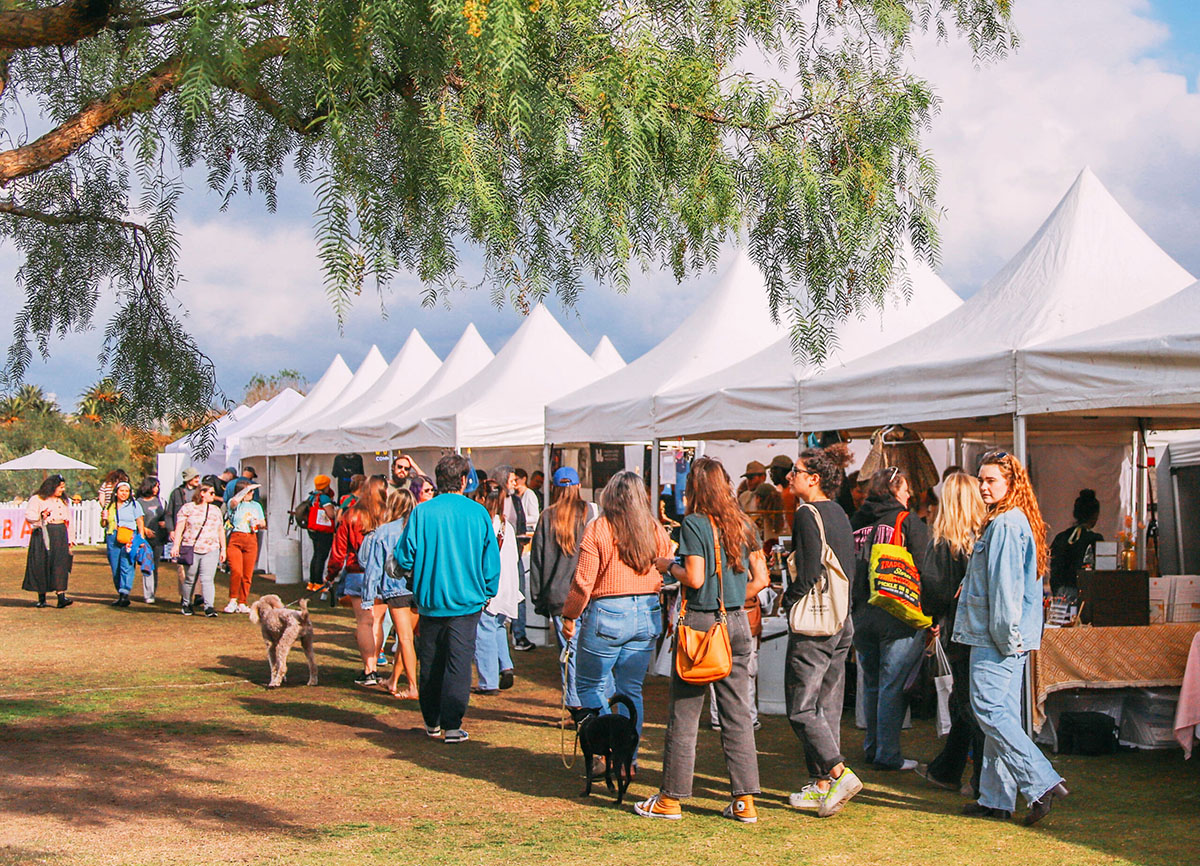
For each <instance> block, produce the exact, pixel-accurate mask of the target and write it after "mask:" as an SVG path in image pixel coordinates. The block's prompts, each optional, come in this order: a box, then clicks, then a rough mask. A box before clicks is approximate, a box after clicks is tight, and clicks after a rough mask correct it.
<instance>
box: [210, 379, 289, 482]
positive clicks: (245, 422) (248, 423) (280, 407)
mask: <svg viewBox="0 0 1200 866" xmlns="http://www.w3.org/2000/svg"><path fill="white" fill-rule="evenodd" d="M302 402H304V395H303V394H301V393H300V392H299V391H294V390H293V389H291V388H284V389H283V390H282V391H280V392H279V393H278V394H276V395H275V396H274V397H272V398H271V399H270V400H263V401H262V402H260V403H258V404H256V405H255V406H254V409H253V411H251V412H250V413H249V414H248V415H246V417H245V418H243V419H242V420H241V421H239V422H237V423H236V424H231V425H230V426H229V427H228V428H226V430H225V431H224V433H223V435H222V439H223V440H224V443H223V447H224V450H225V464H224V465H226V466H237V465H238V461H239V460H240V459H241V456H242V449H241V443H242V440H243V439H245V438H247V437H249V436H253V435H255V434H256V433H258V432H260V431H262V430H267V429H269V428H270V427H272V426H273V425H274V424H275V423H276V422H277V421H279V420H280V419H281V418H284V417H285V416H286V415H288V414H289V413H290V412H292V411H294V410H295V409H296V407H297V406H299V405H300V404H301V403H302Z"/></svg>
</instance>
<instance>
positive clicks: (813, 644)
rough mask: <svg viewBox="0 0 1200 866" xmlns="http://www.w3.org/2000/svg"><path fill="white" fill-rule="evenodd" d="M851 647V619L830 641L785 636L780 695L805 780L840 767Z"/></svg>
mask: <svg viewBox="0 0 1200 866" xmlns="http://www.w3.org/2000/svg"><path fill="white" fill-rule="evenodd" d="M853 643H854V626H853V624H852V623H851V621H850V620H849V619H847V620H846V625H845V627H844V628H843V629H842V630H841V631H840V632H838V633H837V634H835V635H833V636H832V637H808V636H806V635H802V634H790V635H788V648H787V662H786V666H785V667H784V671H783V690H784V697H785V699H786V701H787V714H788V721H789V722H791V723H792V730H793V731H794V732H795V734H796V736H797V738H799V740H800V743H801V746H802V747H803V749H804V760H805V763H806V764H807V765H808V775H809V776H810V777H812V778H814V779H827V778H829V771H830V770H832V769H833V768H834V767H836V766H837V765H838V764H841V763H844V762H845V759H844V758H843V757H842V727H841V726H842V701H843V698H844V695H845V691H846V656H847V655H849V653H850V647H851V646H852V645H853Z"/></svg>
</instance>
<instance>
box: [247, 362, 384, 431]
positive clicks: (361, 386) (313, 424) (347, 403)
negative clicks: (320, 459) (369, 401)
mask: <svg viewBox="0 0 1200 866" xmlns="http://www.w3.org/2000/svg"><path fill="white" fill-rule="evenodd" d="M387 368H388V363H387V361H386V360H384V357H383V354H382V353H381V352H380V351H379V349H378V347H376V346H371V348H370V349H368V350H367V354H366V357H364V358H363V361H362V363H361V364H359V365H358V369H357V370H355V371H354V375H353V376H352V377H351V378H350V381H349V382H347V383H346V384H345V386H344V387H343V388H342V389H341V391H340V392H339V393H338V394H337V395H336V396H335V397H334V398H333V399H332V400H330V401H329V402H328V404H326V406H325V407H324V408H323V409H321V410H320V411H319V412H317V413H315V414H313V415H312V416H310V417H308V418H305V419H304V420H303V421H301V422H300V423H299V424H298V425H297V426H296V428H295V430H293V431H292V432H290V433H273V434H272V435H271V443H272V446H273V447H274V450H275V452H276V453H287V452H289V451H290V452H292V453H303V452H305V451H316V450H328V449H329V448H330V447H332V444H333V443H330V444H329V445H326V444H325V443H319V444H317V443H306V442H305V440H306V439H310V438H316V439H318V440H319V439H320V438H321V437H320V433H321V432H322V431H325V430H327V429H334V430H336V428H337V425H338V422H339V421H340V420H341V419H342V418H344V417H345V416H346V415H348V414H349V413H350V412H352V411H354V410H355V409H357V408H358V407H359V404H358V400H359V399H360V398H361V397H362V396H363V395H364V394H366V393H367V392H368V391H370V389H371V387H372V386H373V385H374V384H375V383H376V382H378V381H379V377H380V376H382V375H383V374H384V372H385V371H386V370H387Z"/></svg>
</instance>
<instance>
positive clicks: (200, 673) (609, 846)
mask: <svg viewBox="0 0 1200 866" xmlns="http://www.w3.org/2000/svg"><path fill="white" fill-rule="evenodd" d="M24 557H25V553H24V551H12V550H9V551H3V552H0V635H2V639H0V779H2V780H3V781H2V782H0V864H17V863H21V864H27V863H49V864H69V863H79V864H105V863H122V864H125V863H130V864H134V863H137V864H143V863H144V864H159V863H189V864H190V863H273V864H274V863H277V864H293V863H304V864H314V866H320V864H331V866H332V864H354V866H363V864H374V863H381V864H382V863H387V864H405V866H413V864H435V863H446V864H473V863H531V862H533V863H546V864H553V866H568V864H585V863H586V864H593V863H602V864H630V866H634V864H636V866H646V864H667V863H671V864H678V863H688V864H691V863H695V864H718V863H719V864H755V866H761V864H776V863H787V864H789V866H798V864H814V866H817V864H820V866H834V864H854V866H864V864H922V866H924V864H933V863H945V864H950V863H966V864H972V866H983V864H1003V866H1014V864H1020V866H1037V864H1101V863H1103V864H1118V863H1120V864H1127V863H1130V864H1153V866H1157V864H1197V863H1200V759H1195V760H1193V761H1191V762H1188V763H1185V762H1184V761H1183V758H1182V754H1181V753H1180V752H1178V751H1170V752H1155V753H1126V754H1121V755H1117V756H1114V757H1105V758H1070V757H1063V758H1056V759H1055V763H1056V765H1057V766H1058V768H1059V769H1060V771H1061V772H1062V773H1063V775H1064V776H1065V777H1066V778H1067V781H1068V784H1069V785H1070V787H1071V788H1072V791H1073V796H1072V798H1071V799H1070V800H1068V801H1067V802H1066V803H1065V804H1064V805H1062V806H1061V807H1060V808H1056V810H1055V812H1054V813H1053V814H1052V815H1051V816H1050V817H1049V818H1048V819H1047V820H1046V821H1044V822H1043V823H1042V824H1041V825H1039V826H1038V827H1037V828H1035V829H1033V830H1027V829H1025V828H1023V827H1021V826H1020V825H1019V824H1017V823H1015V822H1013V823H1011V824H999V823H995V822H989V821H979V820H971V819H967V818H961V817H959V816H958V814H957V813H958V811H959V809H960V808H961V806H962V804H963V803H964V802H965V800H964V799H963V798H961V797H959V796H957V795H954V794H950V793H948V792H944V791H939V790H934V789H932V788H930V787H928V786H926V785H925V783H924V782H922V780H921V779H919V778H917V777H916V776H915V775H913V774H899V773H876V772H872V771H871V770H868V769H860V770H859V773H860V775H861V776H862V777H863V780H864V782H865V783H866V788H865V790H864V791H863V792H862V793H861V794H860V795H859V796H858V797H857V798H855V800H854V801H853V802H852V803H851V804H850V805H849V806H848V807H847V808H846V810H845V811H844V812H843V813H842V814H841V815H838V816H836V817H834V818H832V819H828V820H820V819H818V818H816V816H815V815H812V814H807V813H799V812H796V811H793V810H791V809H789V808H788V807H787V805H786V803H787V794H788V792H789V791H793V790H796V789H797V787H798V785H799V784H800V783H801V782H802V778H801V777H802V775H803V772H802V769H801V768H802V766H803V761H802V759H801V758H800V756H799V754H798V749H797V743H796V740H795V737H794V736H793V735H792V732H791V730H790V728H789V727H788V725H787V722H786V720H785V719H783V718H781V717H778V716H768V717H765V718H764V725H763V729H762V731H761V732H760V734H759V737H758V747H759V765H760V768H761V771H762V780H763V787H764V794H763V796H762V797H761V798H760V805H759V813H760V816H761V819H760V821H759V823H758V824H757V825H753V826H747V825H740V824H735V823H734V822H731V821H727V820H724V819H722V818H721V817H720V810H721V808H722V807H723V806H724V805H725V803H726V801H727V790H728V781H727V778H726V775H725V769H724V764H723V761H722V758H721V751H720V741H719V736H718V735H717V734H716V733H715V732H711V731H709V730H707V728H706V729H704V730H702V731H701V734H700V754H699V756H698V760H697V779H696V798H695V799H694V800H692V801H689V802H688V803H686V804H685V819H684V820H683V821H681V822H653V821H648V820H645V819H640V818H637V817H636V816H634V815H633V814H632V812H631V811H630V810H629V808H628V806H625V807H623V808H620V809H618V808H616V807H614V805H613V803H612V798H611V797H610V796H608V795H607V794H606V793H604V790H603V786H602V785H601V787H600V789H599V791H598V792H597V793H595V794H594V795H593V796H592V797H591V798H590V799H582V798H580V797H579V796H578V794H579V792H580V790H581V789H582V780H581V776H580V772H579V768H578V766H577V767H576V769H575V770H572V771H568V770H566V769H564V768H563V766H562V764H561V763H560V756H559V743H560V733H559V731H558V730H557V729H556V728H555V727H553V723H554V722H555V721H556V720H557V719H558V715H559V692H558V690H557V688H556V680H557V666H556V663H555V662H556V659H555V654H554V653H553V652H551V651H549V650H546V649H540V650H539V651H537V652H534V653H526V654H518V655H517V657H516V662H517V675H518V679H517V685H516V687H515V688H513V689H512V690H511V691H508V692H505V693H504V695H503V696H501V697H491V698H480V697H476V696H473V697H472V702H471V709H470V712H469V714H468V718H467V722H466V726H467V727H468V729H469V730H470V732H471V737H472V739H471V742H469V743H466V744H463V745H459V746H447V745H444V744H442V743H439V742H432V741H429V740H427V739H426V737H425V736H424V734H423V733H422V732H421V731H420V724H421V720H420V715H419V713H418V712H417V711H416V705H415V702H412V701H397V700H395V699H393V698H391V697H390V696H389V695H387V694H386V693H385V692H383V691H374V690H370V691H369V690H364V689H361V688H357V687H355V686H354V685H353V684H352V680H353V678H354V675H355V674H356V673H357V672H358V670H359V661H358V653H357V651H356V650H355V649H354V641H353V637H352V634H351V624H352V617H351V615H350V612H349V611H348V610H344V609H339V610H336V611H331V610H329V609H328V608H317V609H316V611H317V615H316V626H317V657H318V662H319V664H320V669H321V671H320V673H321V685H320V686H318V687H314V688H307V687H305V686H303V685H302V683H303V681H304V676H305V666H304V663H303V655H302V654H301V653H300V652H299V650H298V649H297V650H296V651H294V652H293V654H292V657H291V672H290V676H289V681H290V682H289V685H288V686H287V687H286V688H283V689H279V690H275V691H267V690H266V689H264V688H263V686H262V684H263V683H265V682H266V679H267V663H266V658H265V654H264V649H263V644H262V641H261V638H260V636H259V632H258V628H257V626H254V625H251V624H250V623H249V622H248V621H247V619H246V617H244V616H232V615H231V616H224V615H222V616H221V617H220V618H219V619H215V620H211V619H205V618H204V617H202V616H201V617H192V618H187V619H185V618H183V617H181V616H180V615H179V613H178V607H177V604H178V601H177V595H176V590H175V587H174V584H175V580H174V578H173V576H170V577H168V576H167V570H166V569H164V577H163V581H162V582H163V584H164V590H163V592H161V593H160V601H159V602H158V604H157V605H155V606H147V605H144V604H142V603H141V602H140V601H135V602H134V604H133V606H132V607H130V608H127V609H124V610H122V609H116V608H112V607H110V606H109V604H108V602H109V601H110V600H111V599H112V597H113V593H112V584H111V581H110V579H109V576H108V569H107V566H106V564H105V562H104V558H103V554H102V552H101V551H98V550H90V549H89V550H82V549H81V550H79V551H78V552H77V555H76V569H75V574H74V575H73V577H72V584H71V589H72V592H71V594H72V595H73V596H74V598H75V599H76V604H75V605H74V606H73V607H71V608H68V609H66V610H56V609H53V608H47V609H45V610H36V609H34V608H33V607H31V601H32V597H31V596H30V595H29V594H27V593H23V592H21V591H20V589H19V587H20V583H21V576H22V574H23V570H24ZM222 584H224V585H225V586H227V583H224V580H223V579H222V578H220V577H219V578H218V585H219V586H220V585H222ZM272 589H273V584H271V583H270V582H268V581H255V585H254V594H255V596H257V595H258V594H260V593H264V592H269V591H272ZM283 590H284V591H283V592H282V593H281V594H282V595H283V596H284V598H285V600H291V599H293V598H295V597H296V595H297V592H298V587H284V588H283ZM225 601H226V596H225V595H224V594H223V592H221V591H220V590H219V591H218V606H223V605H224V602H225ZM646 705H647V712H648V715H649V719H648V722H647V725H646V733H645V739H644V741H643V750H642V759H641V763H642V771H641V775H640V777H639V778H637V779H635V780H634V784H633V785H632V787H631V788H630V796H637V797H643V796H646V795H648V794H650V793H653V791H654V790H656V787H655V786H656V784H657V782H658V780H659V777H660V770H661V756H662V741H663V725H664V714H665V710H666V689H665V681H664V680H662V679H659V678H654V677H651V678H650V679H649V680H648V682H647V700H646ZM905 737H906V751H907V752H908V753H909V754H911V755H913V756H914V757H918V758H921V759H922V760H928V759H929V758H931V757H932V756H933V755H934V754H935V753H936V751H937V749H938V745H937V741H936V739H935V738H934V737H933V736H932V734H931V731H930V728H929V725H928V723H924V722H918V723H917V726H916V727H915V729H914V730H913V731H911V732H908V733H906V734H905ZM843 740H844V747H845V751H846V754H847V755H849V756H851V765H852V766H853V765H854V760H853V757H854V756H856V755H858V754H860V746H861V740H862V737H861V734H860V732H858V731H856V730H855V729H854V727H853V725H852V724H848V725H846V726H844V728H843ZM567 747H568V749H569V748H570V740H568V741H567Z"/></svg>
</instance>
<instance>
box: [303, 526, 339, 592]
mask: <svg viewBox="0 0 1200 866" xmlns="http://www.w3.org/2000/svg"><path fill="white" fill-rule="evenodd" d="M308 537H309V538H310V539H312V546H313V555H312V562H310V563H309V565H308V582H309V583H324V582H325V562H326V560H328V559H329V551H330V550H332V549H333V533H332V532H313V531H312V530H309V533H308Z"/></svg>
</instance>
